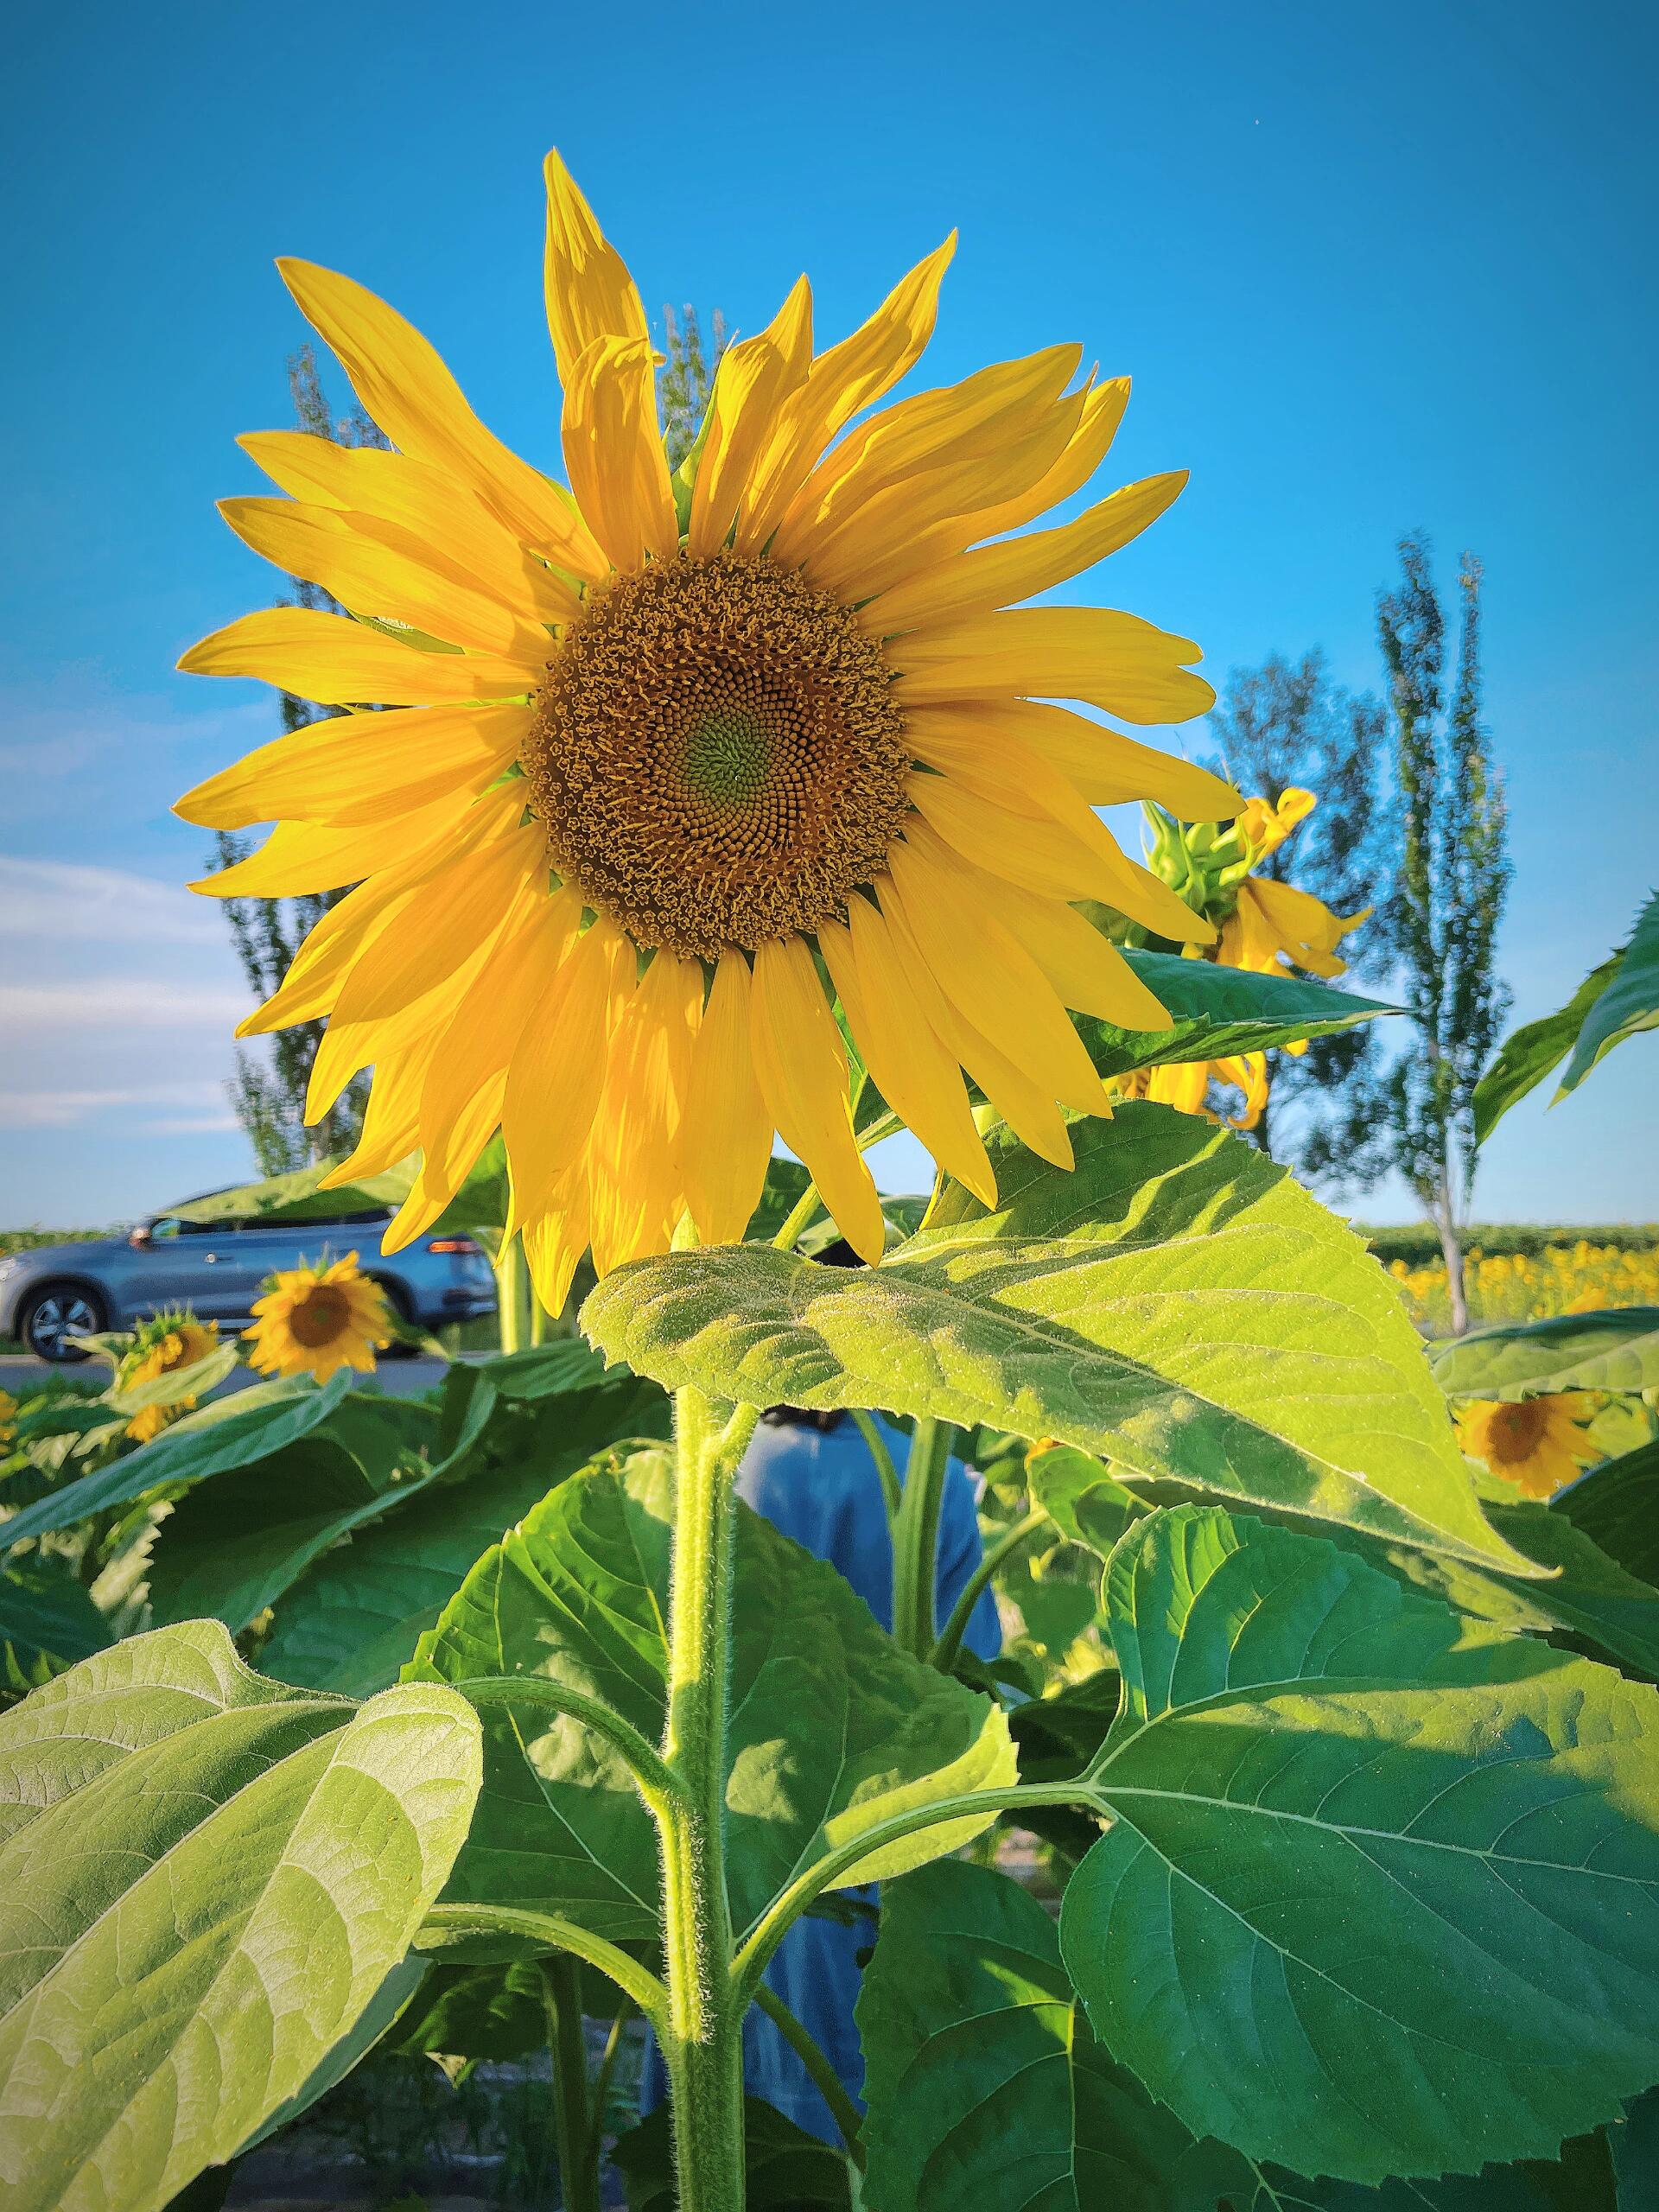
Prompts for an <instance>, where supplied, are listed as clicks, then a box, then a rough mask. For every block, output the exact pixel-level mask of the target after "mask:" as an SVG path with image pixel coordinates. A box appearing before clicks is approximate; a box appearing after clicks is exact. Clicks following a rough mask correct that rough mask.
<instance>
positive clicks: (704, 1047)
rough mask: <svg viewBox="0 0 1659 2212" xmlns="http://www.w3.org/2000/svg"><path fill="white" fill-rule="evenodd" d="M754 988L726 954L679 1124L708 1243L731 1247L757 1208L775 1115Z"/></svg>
mask: <svg viewBox="0 0 1659 2212" xmlns="http://www.w3.org/2000/svg"><path fill="white" fill-rule="evenodd" d="M752 1000H753V982H752V980H751V978H750V975H749V963H748V962H747V960H746V959H745V958H744V957H743V955H742V954H741V952H738V951H728V952H724V953H722V954H721V957H720V959H719V961H718V963H716V965H715V980H714V982H713V984H712V985H711V986H710V988H709V1003H708V1005H707V1006H706V1007H704V1008H703V1013H702V1024H701V1026H700V1027H699V1028H698V1031H697V1039H696V1046H695V1047H694V1048H693V1051H692V1054H691V1075H690V1085H689V1088H688V1090H687V1092H686V1102H685V1115H684V1118H683V1121H682V1122H681V1125H680V1160H679V1166H680V1179H681V1181H682V1182H683V1185H684V1186H685V1202H686V1205H688V1206H689V1207H690V1212H691V1218H692V1220H693V1222H695V1223H696V1230H697V1235H698V1236H700V1237H701V1238H702V1242H703V1243H705V1244H734V1243H737V1242H738V1240H739V1239H740V1238H741V1236H742V1234H743V1231H744V1230H745V1229H747V1226H748V1224H749V1219H750V1217H751V1216H752V1215H753V1212H754V1210H755V1208H756V1206H758V1205H760V1193H761V1191H762V1189H763V1188H764V1187H765V1185H766V1167H767V1164H768V1162H769V1161H770V1160H771V1158H772V1116H771V1115H770V1114H769V1113H768V1112H767V1111H766V1101H765V1100H764V1099H763V1098H762V1096H761V1095H760V1082H759V1080H758V1079H757V1077H756V1076H755V1072H754V1046H753V1043H752V1042H751V1029H752V1024H753V1012H752V1005H751V1001H752Z"/></svg>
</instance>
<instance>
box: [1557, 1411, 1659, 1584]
mask: <svg viewBox="0 0 1659 2212" xmlns="http://www.w3.org/2000/svg"><path fill="white" fill-rule="evenodd" d="M1550 1510H1551V1511H1552V1512H1554V1513H1560V1514H1563V1515H1565V1516H1566V1517H1567V1520H1569V1521H1570V1522H1572V1523H1573V1527H1574V1528H1575V1529H1582V1531H1583V1532H1584V1534H1585V1535H1586V1536H1588V1537H1589V1538H1590V1540H1591V1541H1592V1543H1594V1544H1596V1545H1598V1546H1599V1548H1600V1549H1601V1550H1602V1551H1604V1552H1605V1554H1607V1556H1608V1558H1609V1559H1611V1560H1617V1561H1618V1564H1619V1566H1620V1567H1623V1568H1624V1572H1625V1573H1627V1574H1634V1575H1635V1576H1637V1578H1638V1580H1641V1581H1643V1582H1651V1583H1653V1584H1655V1585H1656V1586H1659V1438H1656V1439H1655V1440H1653V1441H1652V1442H1650V1443H1648V1444H1644V1445H1643V1446H1640V1447H1639V1449H1638V1450H1637V1451H1634V1452H1624V1453H1622V1454H1621V1456H1620V1457H1619V1458H1618V1459H1608V1460H1605V1461H1604V1462H1603V1464H1602V1465H1600V1466H1599V1467H1592V1468H1591V1469H1590V1470H1589V1471H1588V1472H1587V1473H1586V1474H1583V1475H1581V1476H1580V1478H1579V1479H1578V1481H1577V1482H1575V1483H1574V1484H1573V1485H1572V1487H1571V1488H1570V1489H1568V1490H1564V1491H1561V1492H1560V1494H1559V1495H1558V1496H1557V1497H1555V1498H1554V1500H1553V1501H1552V1503H1551V1507H1550Z"/></svg>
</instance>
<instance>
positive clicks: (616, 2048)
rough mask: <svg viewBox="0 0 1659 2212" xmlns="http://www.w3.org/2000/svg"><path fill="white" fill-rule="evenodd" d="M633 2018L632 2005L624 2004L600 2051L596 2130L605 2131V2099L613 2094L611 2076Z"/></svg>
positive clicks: (597, 2077)
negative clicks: (623, 2033) (628, 2025)
mask: <svg viewBox="0 0 1659 2212" xmlns="http://www.w3.org/2000/svg"><path fill="white" fill-rule="evenodd" d="M632 2018H633V2007H632V2005H623V2006H622V2008H621V2010H620V2012H618V2014H617V2016H616V2018H614V2019H613V2021H612V2022H611V2032H610V2033H609V2035H607V2037H606V2038H605V2048H604V2050H602V2051H601V2053H600V2059H599V2071H598V2072H597V2073H596V2074H595V2075H594V2091H593V2108H594V2133H596V2134H599V2135H602V2134H603V2133H604V2132H605V2101H606V2099H607V2097H608V2096H609V2095H610V2094H611V2076H612V2075H613V2073H614V2072H615V2071H616V2062H617V2057H618V2055H619V2054H620V2051H621V2049H622V2031H623V2029H624V2028H626V2026H627V2024H628V2022H629V2021H630V2020H631V2019H632Z"/></svg>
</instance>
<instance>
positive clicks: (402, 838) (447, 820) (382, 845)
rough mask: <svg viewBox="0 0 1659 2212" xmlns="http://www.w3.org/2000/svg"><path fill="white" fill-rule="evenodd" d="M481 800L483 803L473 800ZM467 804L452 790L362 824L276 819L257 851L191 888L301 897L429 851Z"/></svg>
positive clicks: (210, 893) (213, 895) (211, 893)
mask: <svg viewBox="0 0 1659 2212" xmlns="http://www.w3.org/2000/svg"><path fill="white" fill-rule="evenodd" d="M479 804H483V802H481V801H480V802H479ZM466 814H467V802H466V801H465V800H464V799H459V798H454V796H453V795H446V796H445V797H443V798H435V799H429V800H428V801H427V803H426V804H425V805H424V806H418V807H413V808H411V809H410V811H409V812H408V813H407V814H402V815H399V816H397V817H396V819H395V820H393V821H391V822H380V823H374V824H373V825H372V827H371V828H368V829H362V828H359V826H358V825H356V824H355V823H353V824H350V825H348V826H346V827H345V828H341V829H334V828H329V827H325V826H323V825H321V824H320V823H315V822H279V823H277V827H276V829H273V830H272V831H271V833H270V836H269V837H267V838H266V840H265V842H264V844H263V845H261V846H260V847H259V849H258V850H257V852H253V853H250V854H249V855H248V857H247V858H246V860H245V861H238V862H237V863H236V865H235V866H234V867H233V868H221V869H220V870H219V874H217V875H207V876H203V877H202V878H201V879H200V881H199V882H196V883H193V884H192V885H191V886H190V888H191V889H192V890H193V891H200V892H202V893H205V894H206V895H207V897H208V898H210V899H303V898H307V897H308V896H309V895H310V894H311V893H313V892H317V891H334V890H336V889H337V888H338V887H339V886H340V885H341V884H342V883H358V882H360V881H361V880H362V879H363V878H364V877H365V876H366V875H368V874H371V873H372V872H377V871H378V870H379V869H381V868H396V867H397V866H399V865H400V864H401V863H402V862H403V861H407V860H412V859H413V858H414V857H415V856H416V855H417V854H424V853H427V852H429V851H434V852H435V849H437V847H438V846H439V845H440V843H441V842H442V840H443V838H444V837H445V836H446V835H448V834H449V833H450V832H452V831H454V830H455V829H458V827H459V825H460V824H461V822H462V821H463V820H464V819H465V817H466Z"/></svg>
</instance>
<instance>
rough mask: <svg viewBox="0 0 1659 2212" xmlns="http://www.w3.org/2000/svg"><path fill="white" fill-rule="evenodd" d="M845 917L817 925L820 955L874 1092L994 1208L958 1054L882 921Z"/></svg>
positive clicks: (857, 902)
mask: <svg viewBox="0 0 1659 2212" xmlns="http://www.w3.org/2000/svg"><path fill="white" fill-rule="evenodd" d="M847 919H848V926H847V928H846V929H844V930H843V929H841V928H839V927H837V926H835V925H823V926H821V927H820V929H819V931H818V950H820V951H821V952H822V953H823V957H824V963H825V965H826V966H827V967H828V968H829V974H830V976H831V977H832V979H833V980H834V982H835V986H836V991H837V992H838V994H839V995H840V998H841V1002H842V1007H844V1008H845V1010H846V1014H847V1017H848V1020H849V1022H850V1023H851V1025H852V1032H853V1038H854V1041H855V1043H856V1045H857V1046H858V1049H859V1051H860V1052H861V1053H862V1054H863V1056H864V1062H865V1065H866V1066H867V1067H868V1069H869V1071H870V1073H871V1075H872V1077H874V1081H875V1085H876V1088H877V1089H878V1090H880V1093H881V1096H883V1097H884V1098H885V1099H886V1100H887V1103H888V1105H889V1106H891V1107H892V1108H893V1111H894V1112H895V1113H896V1114H897V1115H898V1116H899V1119H900V1120H901V1121H902V1122H904V1123H905V1124H906V1127H907V1128H910V1129H911V1130H912V1132H913V1133H914V1134H915V1135H917V1136H918V1137H919V1138H920V1140H921V1141H922V1142H923V1143H924V1144H925V1146H926V1147H927V1149H928V1150H929V1151H930V1152H931V1154H932V1155H933V1157H934V1159H935V1160H937V1161H938V1164H939V1166H941V1167H943V1168H944V1170H945V1171H946V1173H949V1174H951V1175H954V1176H955V1177H956V1179H957V1181H958V1182H959V1183H963V1184H965V1185H967V1187H968V1188H969V1190H970V1191H971V1192H973V1193H974V1195H975V1197H976V1198H980V1199H982V1201H983V1203H984V1204H985V1205H988V1206H990V1205H995V1204H996V1177H995V1174H994V1173H993V1172H992V1168H991V1163H990V1160H989V1159H988V1156H987V1154H986V1151H985V1147H984V1144H983V1142H982V1140H981V1138H980V1135H979V1131H978V1130H977V1129H976V1128H975V1127H974V1117H973V1115H972V1114H971V1113H970V1112H969V1106H968V1094H967V1092H966V1091H965V1090H963V1084H962V1077H961V1075H960V1073H959V1072H958V1065H957V1058H956V1056H955V1055H954V1054H953V1053H951V1052H947V1051H946V1049H945V1047H944V1045H943V1043H942V1042H941V1041H940V1039H939V1038H938V1036H937V1035H936V1034H935V1033H934V1031H933V1029H932V1027H931V1024H930V1023H929V1021H928V1020H927V1017H926V1015H925V1014H924V1013H923V1012H922V1009H921V1007H920V1005H919V1004H918V1001H917V996H916V994H915V992H914V991H913V990H912V988H911V986H910V980H909V977H908V976H907V974H906V969H905V966H904V963H903V962H902V961H901V959H900V958H899V955H898V953H897V952H895V950H893V933H892V931H891V930H890V928H889V927H888V925H887V920H886V918H885V917H884V916H883V915H881V914H880V912H878V911H877V909H876V908H875V907H874V906H872V905H871V904H870V902H869V900H868V899H856V898H855V899H849V901H848V906H847ZM1085 926H1086V925H1085Z"/></svg>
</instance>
